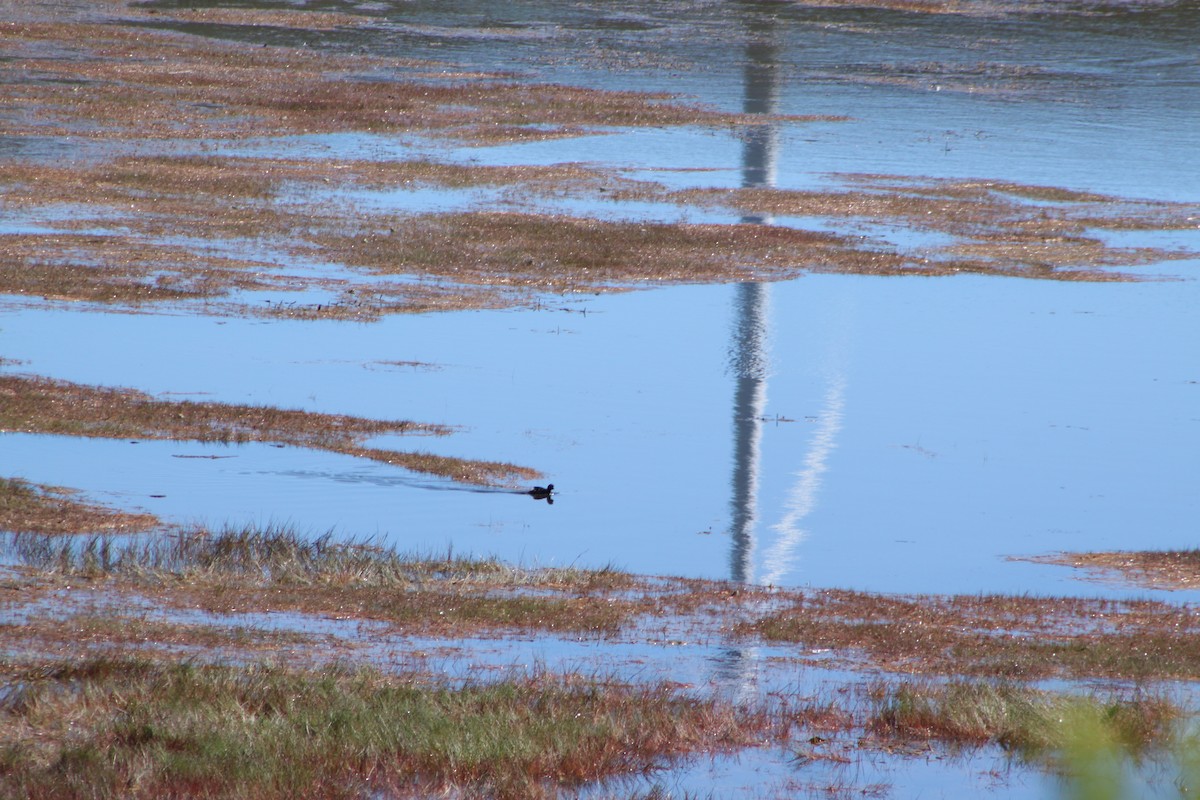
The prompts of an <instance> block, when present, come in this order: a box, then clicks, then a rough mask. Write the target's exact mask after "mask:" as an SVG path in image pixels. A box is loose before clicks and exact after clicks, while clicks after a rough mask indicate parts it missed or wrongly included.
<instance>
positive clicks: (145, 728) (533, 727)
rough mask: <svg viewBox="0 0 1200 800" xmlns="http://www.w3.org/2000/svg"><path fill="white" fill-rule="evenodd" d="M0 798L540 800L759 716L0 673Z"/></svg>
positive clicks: (294, 679)
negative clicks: (4, 688) (459, 799)
mask: <svg viewBox="0 0 1200 800" xmlns="http://www.w3.org/2000/svg"><path fill="white" fill-rule="evenodd" d="M3 669H4V672H5V673H6V674H7V677H8V682H9V684H10V685H11V686H13V687H14V690H13V691H11V692H9V693H8V694H7V695H6V697H5V698H4V702H3V704H2V706H0V715H2V716H3V718H4V722H5V724H3V725H0V774H3V775H5V780H4V784H5V787H6V789H5V793H6V796H13V797H16V796H20V797H39V798H47V799H48V800H49V799H51V798H60V797H61V798H68V797H77V796H79V794H80V793H81V792H86V793H87V796H89V797H94V798H109V797H112V798H117V797H120V798H158V797H176V796H190V797H195V796H204V797H259V798H274V797H279V798H292V797H324V798H334V797H339V798H340V797H346V798H349V797H361V796H363V795H364V794H372V793H383V794H387V795H389V796H391V795H404V796H407V795H408V794H409V793H413V792H416V793H421V794H439V795H443V794H444V795H450V796H463V795H467V796H480V797H483V796H487V797H497V798H515V797H546V798H549V797H557V796H560V793H563V792H568V791H570V790H572V789H575V788H578V787H581V786H583V785H586V784H589V783H593V782H595V781H599V780H603V779H604V778H607V777H613V776H618V775H628V774H641V773H644V772H646V771H648V770H651V769H654V768H656V767H660V766H663V765H664V764H666V763H667V762H668V761H669V760H671V759H673V758H677V757H680V756H684V755H687V754H691V753H704V752H716V751H719V750H722V749H725V748H732V747H739V746H745V745H747V744H750V743H751V742H753V741H755V740H757V739H758V738H760V737H761V736H763V735H764V733H765V732H767V731H769V730H770V727H771V720H770V719H769V718H768V717H767V715H765V714H762V713H755V712H754V711H748V710H741V709H737V708H734V707H732V706H731V705H728V704H724V703H721V702H718V701H712V700H700V699H696V698H693V697H689V696H687V695H684V694H682V693H680V692H678V691H677V690H674V689H671V688H669V687H667V686H663V685H651V686H646V687H629V686H621V685H618V684H613V683H606V682H599V681H594V680H592V681H589V680H585V679H581V678H572V677H557V676H552V675H538V676H534V677H530V678H524V679H515V680H510V681H503V682H499V683H495V684H487V685H466V686H458V687H453V686H449V685H443V684H437V683H430V682H427V681H422V680H418V679H415V678H413V677H411V676H404V675H400V676H391V675H385V674H381V673H379V672H376V671H372V670H368V669H347V668H338V667H331V668H327V669H324V670H321V671H313V672H303V671H299V670H288V669H283V668H278V667H270V666H256V667H249V668H241V669H237V668H230V667H220V666H192V665H188V664H161V663H153V662H149V661H145V660H138V659H126V658H120V657H116V658H103V657H101V658H91V659H87V660H84V661H81V662H70V663H50V664H47V665H45V666H24V665H21V664H14V663H9V664H5V665H4V666H3Z"/></svg>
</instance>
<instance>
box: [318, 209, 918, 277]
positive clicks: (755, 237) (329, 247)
mask: <svg viewBox="0 0 1200 800" xmlns="http://www.w3.org/2000/svg"><path fill="white" fill-rule="evenodd" d="M317 242H318V244H319V245H320V246H321V249H322V251H323V252H326V253H329V254H332V255H333V256H334V257H335V258H337V259H338V260H339V261H342V262H344V263H346V264H350V265H353V266H359V267H366V268H368V269H371V270H376V271H380V272H385V273H401V274H428V275H435V276H439V277H444V278H452V279H454V280H456V281H458V282H462V283H482V284H487V285H494V286H513V287H517V288H521V289H524V290H538V291H559V292H565V291H581V290H588V291H594V290H597V289H606V288H607V289H612V288H627V287H630V286H633V285H644V284H652V283H668V282H675V283H699V282H708V281H733V280H751V279H762V278H781V277H786V276H791V275H796V274H798V273H800V272H801V271H803V270H813V269H822V268H826V269H830V270H845V271H850V272H875V271H889V270H897V271H898V270H900V269H902V268H903V260H902V259H899V258H898V257H896V256H894V255H890V254H887V253H880V252H872V251H864V250H861V249H858V248H857V247H856V245H855V243H854V241H853V240H850V239H847V238H844V237H840V236H836V235H834V234H829V233H818V232H812V231H800V230H793V229H788V228H781V227H771V226H761V225H670V224H664V223H650V222H619V221H607V220H597V219H581V218H576V217H567V216H551V215H539V214H522V213H496V212H464V213H456V214H439V215H426V216H420V217H408V218H395V219H393V220H390V221H389V224H388V226H387V227H386V228H382V227H381V228H376V229H375V230H367V231H361V232H357V233H354V234H346V233H340V232H336V231H329V232H326V233H324V234H323V235H321V236H319V237H318V239H317Z"/></svg>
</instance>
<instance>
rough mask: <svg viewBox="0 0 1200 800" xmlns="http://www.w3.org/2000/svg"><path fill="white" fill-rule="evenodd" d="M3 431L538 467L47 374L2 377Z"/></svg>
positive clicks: (404, 462)
mask: <svg viewBox="0 0 1200 800" xmlns="http://www.w3.org/2000/svg"><path fill="white" fill-rule="evenodd" d="M0 398H3V401H4V402H3V404H2V405H0V430H14V431H23V432H30V433H52V434H60V435H65V436H93V437H102V438H115V439H173V440H193V441H200V442H230V443H241V442H274V443H278V444H287V445H293V446H296V447H309V448H314V449H318V450H328V451H331V452H335V453H343V454H346V455H352V456H359V457H364V458H371V459H374V460H377V461H384V462H386V463H389V464H395V465H396V466H400V467H403V468H405V469H410V470H414V471H416V472H425V473H429V474H434V475H441V476H445V477H449V478H453V479H455V480H459V481H464V482H467V483H477V484H490V483H503V482H511V481H515V480H519V479H528V478H535V477H538V476H539V473H537V472H536V471H535V470H532V469H529V468H528V467H520V466H516V465H514V464H505V463H501V462H496V461H478V460H469V459H456V458H451V457H447V456H436V455H431V454H427V453H412V452H400V451H395V450H386V449H382V448H373V447H364V446H363V445H362V441H363V440H364V439H367V438H368V437H372V436H378V435H381V434H420V435H444V434H447V433H449V429H448V428H446V427H445V426H441V425H430V424H425V423H415V422H409V421H405V420H371V419H364V418H361V417H351V416H346V415H343V414H321V413H316V412H310V411H300V410H290V409H279V408H274V407H271V406H248V405H236V404H226V403H213V402H194V401H190V400H184V401H174V400H157V399H155V398H153V397H151V396H149V395H147V394H144V393H142V392H138V391H135V390H133V389H122V388H109V387H102V386H84V385H81V384H75V383H68V382H66V381H56V380H51V379H49V378H40V377H31V376H18V375H0Z"/></svg>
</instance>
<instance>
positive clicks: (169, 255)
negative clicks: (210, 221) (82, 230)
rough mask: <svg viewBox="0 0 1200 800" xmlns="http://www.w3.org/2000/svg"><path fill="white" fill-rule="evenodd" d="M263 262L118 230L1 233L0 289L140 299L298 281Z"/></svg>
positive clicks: (278, 287) (175, 298) (106, 300)
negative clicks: (267, 270)
mask: <svg viewBox="0 0 1200 800" xmlns="http://www.w3.org/2000/svg"><path fill="white" fill-rule="evenodd" d="M263 266H265V265H264V264H262V263H261V262H252V261H244V260H239V259H231V258H225V257H222V256H219V255H215V254H212V253H198V252H196V251H195V250H194V249H192V248H187V247H182V246H176V245H160V244H155V243H153V242H149V241H146V240H144V239H141V238H139V237H133V236H129V235H122V234H97V233H90V234H74V233H54V234H38V235H34V234H7V235H4V236H0V294H11V295H23V296H26V297H39V298H43V299H47V300H67V301H81V302H88V303H103V304H110V305H111V304H119V305H125V306H138V305H141V304H144V303H152V302H155V303H162V302H181V301H187V300H204V301H208V300H212V299H214V298H217V297H220V296H222V295H225V294H227V293H228V292H229V291H230V290H232V289H241V290H267V289H270V290H274V291H290V290H291V289H294V288H297V287H294V286H289V285H287V284H286V283H285V282H284V281H283V280H270V279H265V278H264V276H263V275H262V273H261V272H259V271H258V270H259V269H261V268H262V267H263Z"/></svg>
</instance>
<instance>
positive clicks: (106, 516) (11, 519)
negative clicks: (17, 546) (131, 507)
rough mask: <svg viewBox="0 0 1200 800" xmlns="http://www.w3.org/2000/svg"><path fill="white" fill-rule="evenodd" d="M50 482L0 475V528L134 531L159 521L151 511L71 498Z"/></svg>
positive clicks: (19, 530)
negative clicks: (115, 506) (120, 508)
mask: <svg viewBox="0 0 1200 800" xmlns="http://www.w3.org/2000/svg"><path fill="white" fill-rule="evenodd" d="M73 494H74V492H71V491H69V490H67V489H61V488H58V487H54V486H43V485H40V484H35V483H29V482H28V481H23V480H20V479H17V478H0V531H9V532H12V533H40V534H52V535H57V534H71V533H90V534H96V533H109V534H112V533H134V532H138V531H147V530H150V529H152V528H156V527H158V526H159V525H160V520H159V519H158V518H157V517H155V516H154V515H153V514H146V513H131V512H127V511H119V510H117V509H113V508H108V507H107V506H101V505H96V504H94V503H84V502H81V501H79V500H76V499H74V497H72V495H73Z"/></svg>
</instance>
